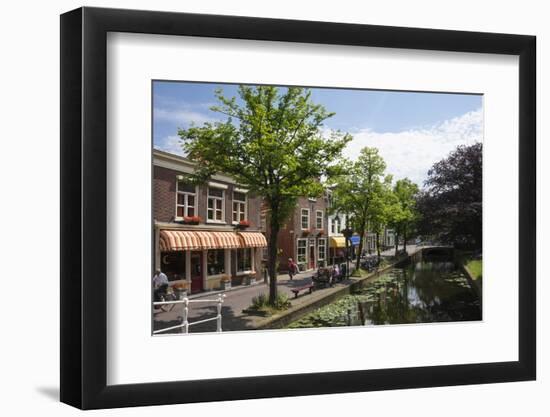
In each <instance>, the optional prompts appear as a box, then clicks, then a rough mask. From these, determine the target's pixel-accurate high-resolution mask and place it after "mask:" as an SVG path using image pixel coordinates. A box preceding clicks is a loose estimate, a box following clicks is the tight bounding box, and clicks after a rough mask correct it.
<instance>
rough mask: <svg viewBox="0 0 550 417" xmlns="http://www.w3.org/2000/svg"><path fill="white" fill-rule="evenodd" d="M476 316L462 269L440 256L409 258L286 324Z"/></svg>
mask: <svg viewBox="0 0 550 417" xmlns="http://www.w3.org/2000/svg"><path fill="white" fill-rule="evenodd" d="M473 320H481V305H480V301H479V298H478V297H477V295H476V294H475V292H474V291H473V290H472V289H471V287H470V284H469V282H468V280H467V279H466V277H465V275H464V274H463V273H462V271H461V270H460V269H459V268H457V267H456V265H455V264H454V263H453V262H449V261H446V260H441V259H432V260H428V259H425V260H423V261H419V262H412V261H409V262H407V263H405V264H404V265H402V266H399V267H394V268H392V269H390V270H388V271H386V272H384V273H383V274H381V275H380V277H378V278H376V279H375V280H373V281H371V282H370V283H368V284H366V285H364V286H363V287H361V288H359V289H358V290H356V291H355V292H353V293H352V294H350V295H345V296H343V297H341V298H339V299H338V300H336V301H335V302H333V303H331V304H328V305H326V306H324V307H321V308H319V309H317V310H315V311H314V312H312V313H310V314H308V315H307V316H305V317H303V318H302V319H300V320H298V321H295V322H293V323H291V324H290V326H289V327H290V328H309V327H333V326H349V325H362V324H365V325H382V324H404V323H433V322H451V321H473Z"/></svg>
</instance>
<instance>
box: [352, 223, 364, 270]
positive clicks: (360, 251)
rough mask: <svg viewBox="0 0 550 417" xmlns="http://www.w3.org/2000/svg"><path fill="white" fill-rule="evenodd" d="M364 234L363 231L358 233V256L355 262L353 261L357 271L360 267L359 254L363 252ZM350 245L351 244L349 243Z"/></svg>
mask: <svg viewBox="0 0 550 417" xmlns="http://www.w3.org/2000/svg"><path fill="white" fill-rule="evenodd" d="M364 234H365V229H364V228H363V230H361V231H360V233H359V251H358V252H359V254H358V255H357V260H356V261H355V269H356V270H357V271H359V268H360V267H361V253H362V252H363V236H364ZM350 244H351V242H350ZM351 247H353V246H351Z"/></svg>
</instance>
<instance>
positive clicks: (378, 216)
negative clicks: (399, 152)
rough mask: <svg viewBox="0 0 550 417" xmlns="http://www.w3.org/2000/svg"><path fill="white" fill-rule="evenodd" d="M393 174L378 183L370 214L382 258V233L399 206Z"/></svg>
mask: <svg viewBox="0 0 550 417" xmlns="http://www.w3.org/2000/svg"><path fill="white" fill-rule="evenodd" d="M391 184H392V176H391V175H386V177H385V178H384V181H382V182H380V183H378V184H377V185H376V188H375V192H374V193H373V198H372V203H371V209H370V214H369V226H370V229H371V231H373V232H374V233H375V234H376V251H377V255H378V260H380V256H381V253H380V246H381V245H380V235H381V234H382V233H383V231H384V228H385V227H386V226H387V225H388V224H389V223H390V222H391V221H392V220H393V219H394V216H395V215H396V210H397V209H398V208H399V204H398V202H397V198H396V196H395V195H394V193H393V191H392V187H391Z"/></svg>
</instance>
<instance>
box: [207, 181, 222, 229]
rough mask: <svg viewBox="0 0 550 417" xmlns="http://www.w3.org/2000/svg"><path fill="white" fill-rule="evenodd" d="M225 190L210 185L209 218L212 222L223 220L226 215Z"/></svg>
mask: <svg viewBox="0 0 550 417" xmlns="http://www.w3.org/2000/svg"><path fill="white" fill-rule="evenodd" d="M223 198H224V190H222V189H221V188H215V187H208V207H207V219H208V221H210V222H223V221H224V220H225V216H224V201H223Z"/></svg>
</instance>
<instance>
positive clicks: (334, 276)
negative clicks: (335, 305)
mask: <svg viewBox="0 0 550 417" xmlns="http://www.w3.org/2000/svg"><path fill="white" fill-rule="evenodd" d="M340 278H341V277H340V268H338V264H334V265H333V266H332V279H333V281H337V280H338V279H340Z"/></svg>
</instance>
